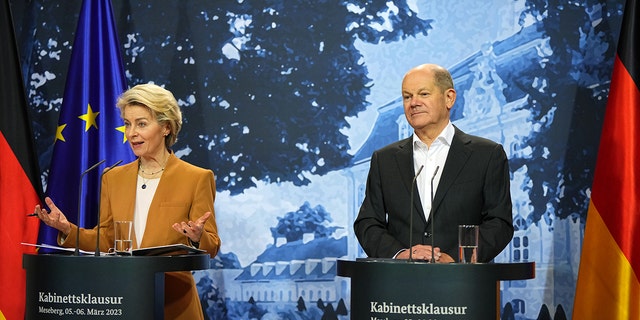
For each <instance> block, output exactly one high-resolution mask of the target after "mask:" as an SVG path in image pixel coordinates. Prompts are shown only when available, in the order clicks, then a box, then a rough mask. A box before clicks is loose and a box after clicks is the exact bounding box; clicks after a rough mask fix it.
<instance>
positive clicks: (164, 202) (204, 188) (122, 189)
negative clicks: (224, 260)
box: [62, 153, 220, 319]
mask: <svg viewBox="0 0 640 320" xmlns="http://www.w3.org/2000/svg"><path fill="white" fill-rule="evenodd" d="M137 178H138V161H133V162H131V163H129V164H126V165H123V166H119V167H115V168H113V170H111V171H109V172H107V173H106V174H105V175H104V176H103V179H102V189H101V200H100V201H101V203H100V212H101V213H100V226H101V227H100V248H101V250H102V251H107V250H108V249H109V248H110V247H113V245H114V230H113V221H117V220H133V214H134V209H135V197H136V192H144V190H138V189H137V185H136V181H137ZM214 198H215V180H214V177H213V172H212V171H211V170H206V169H202V168H198V167H196V166H193V165H191V164H189V163H187V162H185V161H182V160H180V159H178V158H177V157H176V156H175V155H174V154H173V153H172V154H171V156H170V157H169V160H168V161H167V164H166V166H165V170H164V172H163V173H162V177H161V178H160V183H159V184H158V189H157V190H156V193H155V195H154V197H153V200H152V202H151V206H150V207H149V216H148V217H147V226H146V228H145V231H144V237H143V238H142V243H141V247H153V246H160V245H167V244H176V243H183V244H189V243H188V240H187V237H186V236H184V235H182V234H180V233H178V232H176V231H175V230H173V228H172V227H171V225H173V224H174V223H176V222H182V221H184V222H188V221H189V220H191V221H195V220H196V219H198V218H199V217H201V216H202V215H203V214H204V213H205V212H207V211H211V213H214V208H213V202H214ZM71 230H72V231H71V233H69V235H68V236H67V237H66V238H65V239H64V243H62V245H64V246H70V247H71V246H75V241H76V237H77V232H76V227H75V226H73V227H72V229H71ZM80 232H81V235H80V248H81V249H83V250H88V251H93V250H95V245H96V229H95V228H94V229H80ZM133 243H134V248H136V247H137V240H134V241H133ZM199 248H200V249H203V250H206V251H207V252H208V253H209V254H210V255H211V257H212V258H213V257H215V255H216V254H217V253H218V249H219V248H220V238H219V237H218V230H217V226H216V223H215V216H214V217H212V218H210V219H209V220H208V221H207V223H206V224H205V229H204V231H203V234H202V238H201V239H200V245H199ZM201 310H202V307H201V305H200V300H199V299H198V292H197V290H196V286H195V282H194V280H193V276H192V275H191V272H189V271H186V272H168V273H166V275H165V318H166V319H202V317H203V316H202V311H201Z"/></svg>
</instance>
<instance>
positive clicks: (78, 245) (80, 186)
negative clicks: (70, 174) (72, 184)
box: [74, 159, 107, 256]
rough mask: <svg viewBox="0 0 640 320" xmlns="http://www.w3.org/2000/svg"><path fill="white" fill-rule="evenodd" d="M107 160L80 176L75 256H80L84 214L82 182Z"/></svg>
mask: <svg viewBox="0 0 640 320" xmlns="http://www.w3.org/2000/svg"><path fill="white" fill-rule="evenodd" d="M105 161H107V160H106V159H105V160H102V161H100V162H98V163H96V164H94V165H92V166H91V167H89V169H87V170H85V171H83V172H82V174H80V185H79V186H78V220H77V221H76V228H77V231H78V232H77V235H76V251H75V253H74V255H76V256H79V255H80V216H81V213H82V189H83V188H82V180H83V179H84V176H86V175H87V173H89V172H90V171H91V170H93V169H95V168H97V167H98V166H99V165H101V164H103V163H104V162H105Z"/></svg>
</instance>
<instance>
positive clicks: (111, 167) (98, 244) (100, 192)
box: [95, 160, 122, 257]
mask: <svg viewBox="0 0 640 320" xmlns="http://www.w3.org/2000/svg"><path fill="white" fill-rule="evenodd" d="M121 162H122V160H119V161H118V162H116V163H114V164H112V165H111V166H109V167H108V168H106V169H104V171H102V174H100V181H99V183H100V184H98V226H97V229H98V230H97V231H96V254H95V256H96V257H99V256H100V204H101V202H102V177H103V176H104V174H105V173H107V172H109V171H110V170H111V169H113V168H115V166H117V165H119V164H120V163H121Z"/></svg>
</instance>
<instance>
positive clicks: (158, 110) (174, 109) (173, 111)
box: [116, 83, 182, 148]
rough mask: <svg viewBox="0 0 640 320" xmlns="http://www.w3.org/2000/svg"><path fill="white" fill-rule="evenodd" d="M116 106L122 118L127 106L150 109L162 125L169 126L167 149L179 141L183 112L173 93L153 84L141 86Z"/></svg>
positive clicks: (133, 89) (122, 96)
mask: <svg viewBox="0 0 640 320" xmlns="http://www.w3.org/2000/svg"><path fill="white" fill-rule="evenodd" d="M116 106H117V107H118V109H120V117H124V109H125V108H126V107H127V106H144V107H147V108H149V110H150V111H151V113H152V114H153V116H154V117H155V119H156V121H158V123H160V125H165V124H168V125H169V129H170V131H169V134H168V135H167V136H166V137H165V138H164V144H165V145H166V147H167V148H169V147H171V146H172V145H173V144H175V143H176V141H177V140H178V132H180V129H181V128H182V111H180V107H179V106H178V101H176V98H175V97H174V96H173V93H171V91H169V90H167V89H165V88H162V87H160V86H158V85H155V84H153V83H147V84H139V85H137V86H135V87H133V88H131V89H129V90H127V91H125V92H124V93H123V94H122V95H120V97H118V102H117V103H116Z"/></svg>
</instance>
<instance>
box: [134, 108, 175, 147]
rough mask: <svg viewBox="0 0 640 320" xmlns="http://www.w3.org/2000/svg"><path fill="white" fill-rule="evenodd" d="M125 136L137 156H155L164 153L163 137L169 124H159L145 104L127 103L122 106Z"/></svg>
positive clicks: (167, 130)
mask: <svg viewBox="0 0 640 320" xmlns="http://www.w3.org/2000/svg"><path fill="white" fill-rule="evenodd" d="M123 118H124V126H125V137H126V138H127V140H128V141H129V146H130V147H131V150H133V153H134V154H135V155H136V156H137V157H145V158H147V157H148V158H157V157H159V156H161V155H163V154H164V150H165V144H164V138H165V136H166V135H168V134H169V126H168V125H164V126H163V125H161V124H160V123H158V121H157V120H156V118H155V117H154V115H153V113H152V112H151V109H149V108H147V107H146V106H140V105H128V106H126V107H125V108H124V116H123Z"/></svg>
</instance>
